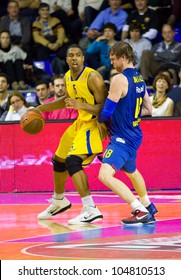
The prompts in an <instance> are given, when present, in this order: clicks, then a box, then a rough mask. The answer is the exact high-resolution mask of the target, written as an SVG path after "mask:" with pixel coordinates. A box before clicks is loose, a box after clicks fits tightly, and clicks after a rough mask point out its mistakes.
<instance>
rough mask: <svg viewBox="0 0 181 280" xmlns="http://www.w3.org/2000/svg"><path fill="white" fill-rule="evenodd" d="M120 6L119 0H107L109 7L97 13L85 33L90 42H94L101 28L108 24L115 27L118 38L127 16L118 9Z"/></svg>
mask: <svg viewBox="0 0 181 280" xmlns="http://www.w3.org/2000/svg"><path fill="white" fill-rule="evenodd" d="M120 5H121V0H117V1H115V0H109V6H110V7H109V8H107V9H105V10H103V11H100V12H99V14H98V15H97V17H96V18H95V19H94V21H93V22H92V24H91V25H90V27H89V29H88V31H87V34H86V35H87V37H88V38H89V39H90V40H94V39H96V38H97V37H98V36H100V35H101V32H102V29H103V26H104V25H105V24H106V23H108V22H111V23H113V24H114V25H115V26H116V28H117V37H118V36H119V38H120V34H121V31H122V28H123V25H124V24H125V22H126V19H127V16H128V14H127V12H126V11H124V10H123V9H121V8H120Z"/></svg>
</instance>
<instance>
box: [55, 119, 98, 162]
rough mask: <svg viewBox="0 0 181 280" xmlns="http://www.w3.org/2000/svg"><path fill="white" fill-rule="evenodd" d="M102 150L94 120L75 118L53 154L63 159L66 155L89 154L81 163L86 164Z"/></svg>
mask: <svg viewBox="0 0 181 280" xmlns="http://www.w3.org/2000/svg"><path fill="white" fill-rule="evenodd" d="M102 151H103V146H102V140H101V137H100V133H99V130H98V127H97V124H96V120H90V121H81V120H79V119H77V120H76V121H75V122H74V123H73V124H72V125H71V126H69V127H68V129H67V130H66V131H65V132H64V134H63V135H62V137H61V139H60V143H59V146H58V148H57V150H56V152H55V154H56V155H57V156H58V157H61V158H63V159H65V158H66V157H67V155H90V157H88V158H87V159H86V160H84V162H83V165H87V164H89V163H91V162H92V161H93V159H94V158H95V156H96V155H97V154H99V153H102Z"/></svg>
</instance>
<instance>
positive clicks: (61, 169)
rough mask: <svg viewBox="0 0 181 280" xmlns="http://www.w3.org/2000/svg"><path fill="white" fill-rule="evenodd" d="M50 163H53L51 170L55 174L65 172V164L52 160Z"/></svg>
mask: <svg viewBox="0 0 181 280" xmlns="http://www.w3.org/2000/svg"><path fill="white" fill-rule="evenodd" d="M52 163H53V170H54V171H55V172H65V171H67V168H66V165H65V162H60V161H57V160H55V159H54V158H52Z"/></svg>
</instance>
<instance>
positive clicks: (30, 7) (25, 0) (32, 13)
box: [16, 0, 41, 22]
mask: <svg viewBox="0 0 181 280" xmlns="http://www.w3.org/2000/svg"><path fill="white" fill-rule="evenodd" d="M16 1H17V2H18V4H19V9H20V11H19V12H20V15H21V16H24V17H26V18H28V19H29V20H30V22H33V21H34V20H35V19H36V17H37V16H38V7H39V5H40V3H41V0H16Z"/></svg>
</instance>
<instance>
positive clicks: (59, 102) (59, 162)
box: [36, 45, 107, 225]
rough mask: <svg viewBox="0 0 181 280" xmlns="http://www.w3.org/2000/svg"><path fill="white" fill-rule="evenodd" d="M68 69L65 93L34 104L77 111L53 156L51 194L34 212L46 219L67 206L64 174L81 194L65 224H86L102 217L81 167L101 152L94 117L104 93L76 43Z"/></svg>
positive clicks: (43, 109)
mask: <svg viewBox="0 0 181 280" xmlns="http://www.w3.org/2000/svg"><path fill="white" fill-rule="evenodd" d="M66 61H67V64H68V66H69V71H67V73H66V74H65V86H66V95H65V96H63V97H60V98H58V99H56V100H54V101H52V102H48V103H46V104H42V105H40V106H38V107H36V110H37V108H38V109H39V110H40V111H41V112H47V111H53V110H57V109H63V108H71V109H75V110H77V111H78V118H77V119H76V120H75V121H74V122H73V124H72V125H70V126H69V127H68V129H67V130H66V131H65V132H64V134H63V135H62V137H61V139H60V143H59V145H58V148H57V150H56V152H55V154H54V156H53V159H52V163H53V171H54V173H53V174H54V195H53V198H52V203H51V205H50V206H49V207H48V208H47V209H45V210H44V211H43V212H41V213H40V214H39V215H38V219H40V220H44V219H49V218H51V217H53V216H55V215H57V214H59V213H62V212H64V211H66V210H68V209H69V208H70V207H71V203H70V201H69V200H68V199H67V198H66V196H65V185H66V180H67V178H68V175H70V176H71V178H72V181H73V183H74V185H75V187H76V189H77V191H78V193H79V195H80V197H81V200H82V204H83V211H82V212H81V214H80V215H78V216H77V217H75V218H73V219H70V220H68V224H71V225H72V224H86V223H91V222H97V221H99V220H101V219H102V218H103V215H102V213H101V212H100V211H99V209H98V208H97V207H96V206H95V204H94V201H93V198H92V196H91V193H90V189H89V185H88V178H87V175H86V173H85V172H84V169H83V167H84V166H86V165H88V164H90V163H91V162H92V161H93V159H94V158H95V157H96V155H97V154H99V153H102V151H103V145H102V139H103V138H104V135H103V134H104V132H106V129H105V130H104V126H105V125H103V126H102V124H101V127H100V124H99V123H98V122H97V117H98V115H99V112H100V111H101V109H102V107H103V104H104V101H105V99H106V97H107V90H106V87H105V84H104V81H103V79H102V76H101V75H100V74H99V73H98V72H97V71H95V70H94V69H92V68H89V67H84V55H83V52H82V50H81V48H80V47H79V46H78V45H71V46H70V47H69V48H68V50H67V57H66Z"/></svg>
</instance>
